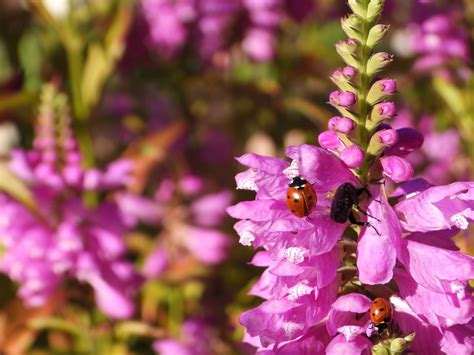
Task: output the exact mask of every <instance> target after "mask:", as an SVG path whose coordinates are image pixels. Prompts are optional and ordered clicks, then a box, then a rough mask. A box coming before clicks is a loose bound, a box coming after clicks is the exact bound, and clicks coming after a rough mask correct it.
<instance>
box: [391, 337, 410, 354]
mask: <svg viewBox="0 0 474 355" xmlns="http://www.w3.org/2000/svg"><path fill="white" fill-rule="evenodd" d="M414 338H415V333H411V334H409V335H407V336H406V337H404V338H396V339H393V340H392V341H391V342H390V353H391V354H397V355H398V354H403V353H404V352H405V351H406V350H407V349H408V347H409V346H410V344H411V342H412V341H413V339H414Z"/></svg>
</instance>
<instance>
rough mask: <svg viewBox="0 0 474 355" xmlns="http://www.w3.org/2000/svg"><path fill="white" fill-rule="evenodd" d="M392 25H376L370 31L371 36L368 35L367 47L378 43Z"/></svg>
mask: <svg viewBox="0 0 474 355" xmlns="http://www.w3.org/2000/svg"><path fill="white" fill-rule="evenodd" d="M389 27H390V26H387V25H381V24H379V25H375V26H374V27H372V28H371V29H370V31H369V36H368V37H367V42H366V43H367V47H369V48H372V47H374V46H375V45H376V44H377V43H379V42H380V41H381V40H382V39H383V38H384V36H385V34H386V33H387V31H388V29H389Z"/></svg>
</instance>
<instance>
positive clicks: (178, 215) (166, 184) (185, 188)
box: [116, 175, 232, 279]
mask: <svg viewBox="0 0 474 355" xmlns="http://www.w3.org/2000/svg"><path fill="white" fill-rule="evenodd" d="M205 188H206V186H205V182H204V180H203V179H202V178H200V177H198V176H196V175H185V176H184V177H182V178H181V179H179V180H173V179H169V178H165V179H163V180H162V181H161V183H160V185H159V186H158V188H157V190H156V192H155V194H154V197H153V198H147V197H144V196H139V195H136V194H131V193H126V192H122V193H118V194H117V195H116V201H117V203H118V205H119V207H120V211H121V213H122V214H123V219H124V221H125V222H126V223H127V225H129V226H131V227H132V226H133V227H135V226H137V225H139V224H144V225H147V226H154V227H161V232H160V235H159V238H158V241H157V245H156V246H155V248H154V249H153V250H152V251H151V252H150V253H149V255H148V257H147V258H146V260H145V262H144V266H143V274H144V276H145V277H146V278H149V279H153V278H156V277H159V276H160V275H161V274H162V273H163V272H165V271H166V270H167V269H168V268H169V267H170V265H172V264H174V263H176V262H177V261H178V260H181V259H186V258H187V257H189V256H192V258H193V259H194V260H196V261H198V262H200V263H202V264H205V265H214V264H217V263H220V262H222V261H223V260H224V259H225V257H226V256H227V252H228V249H229V246H230V240H231V239H230V238H229V237H228V236H227V235H226V234H225V233H223V232H222V231H220V230H219V229H218V228H216V227H217V226H218V225H219V224H220V223H221V222H222V220H223V218H224V217H225V209H226V208H227V206H229V205H230V202H231V199H232V193H231V192H230V191H226V190H223V191H220V192H216V193H208V194H203V192H204V190H205ZM186 202H188V203H186Z"/></svg>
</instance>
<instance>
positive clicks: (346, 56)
mask: <svg viewBox="0 0 474 355" xmlns="http://www.w3.org/2000/svg"><path fill="white" fill-rule="evenodd" d="M358 49H359V42H358V41H357V40H355V39H353V38H349V39H347V40H345V41H338V42H337V43H336V51H337V53H338V54H339V55H340V57H341V58H342V59H343V60H344V62H346V64H347V65H350V66H353V67H358V66H359V63H358V62H357V59H356V57H355V55H356V54H357V51H358Z"/></svg>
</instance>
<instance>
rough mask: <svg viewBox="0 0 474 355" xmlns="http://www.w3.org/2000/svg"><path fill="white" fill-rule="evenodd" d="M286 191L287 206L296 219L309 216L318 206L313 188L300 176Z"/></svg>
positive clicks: (295, 178)
mask: <svg viewBox="0 0 474 355" xmlns="http://www.w3.org/2000/svg"><path fill="white" fill-rule="evenodd" d="M288 186H289V187H288V190H287V191H286V206H287V207H288V210H290V212H291V213H293V214H294V215H295V216H296V217H300V218H302V217H306V216H308V215H309V214H310V213H311V211H312V210H313V207H314V206H315V205H316V201H317V197H316V192H314V189H313V186H311V184H310V183H308V182H307V181H306V180H305V179H303V178H301V177H300V176H296V177H294V178H293V180H292V181H291V183H290V184H289V185H288Z"/></svg>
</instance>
